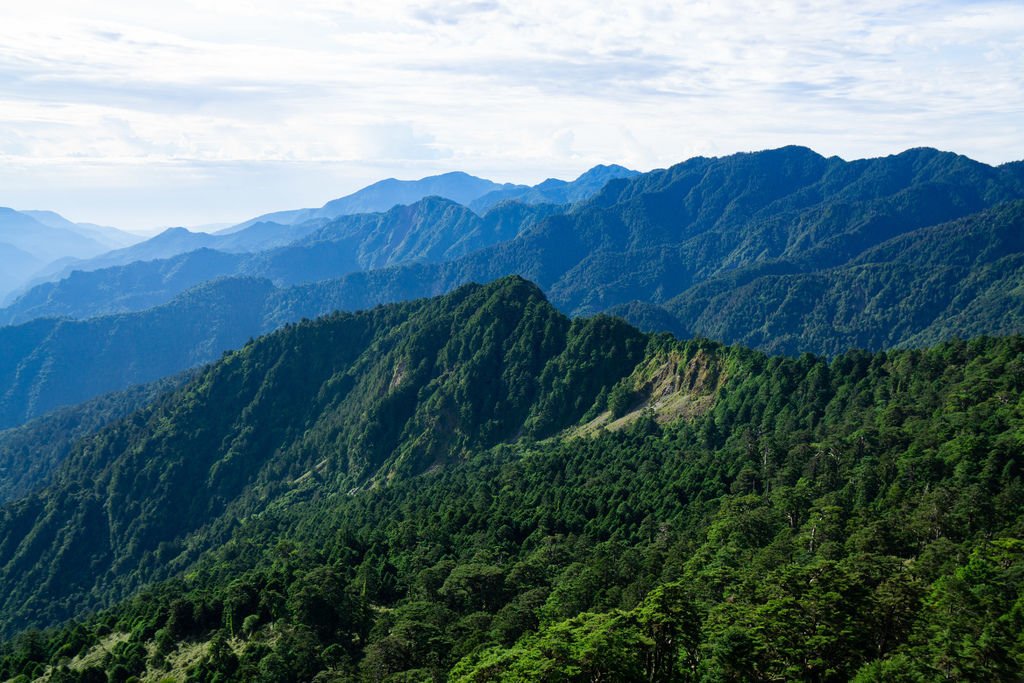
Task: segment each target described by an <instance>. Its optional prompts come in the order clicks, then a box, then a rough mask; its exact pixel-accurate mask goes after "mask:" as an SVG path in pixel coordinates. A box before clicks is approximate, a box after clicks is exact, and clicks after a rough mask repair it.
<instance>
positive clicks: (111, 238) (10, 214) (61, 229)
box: [0, 207, 141, 300]
mask: <svg viewBox="0 0 1024 683" xmlns="http://www.w3.org/2000/svg"><path fill="white" fill-rule="evenodd" d="M138 239H141V238H137V237H136V236H134V235H131V234H129V233H126V232H123V231H121V230H117V229H116V228H107V227H103V226H98V225H92V224H90V223H72V222H71V221H69V220H67V219H66V218H64V217H63V216H61V215H60V214H57V213H55V212H53V211H15V210H14V209H11V208H7V207H0V259H2V260H0V263H2V264H3V268H0V300H2V299H3V297H4V295H6V294H7V293H8V292H11V291H12V290H15V289H17V288H18V287H19V286H21V285H23V284H24V283H26V282H27V281H28V280H29V278H30V277H31V276H33V275H34V274H35V273H37V272H39V271H40V270H41V269H42V268H43V267H44V266H46V265H47V264H50V263H53V262H55V261H59V260H61V259H75V258H89V257H92V256H96V255H97V254H101V253H103V252H105V251H108V250H109V249H112V248H114V246H124V245H126V244H130V243H131V242H132V241H138Z"/></svg>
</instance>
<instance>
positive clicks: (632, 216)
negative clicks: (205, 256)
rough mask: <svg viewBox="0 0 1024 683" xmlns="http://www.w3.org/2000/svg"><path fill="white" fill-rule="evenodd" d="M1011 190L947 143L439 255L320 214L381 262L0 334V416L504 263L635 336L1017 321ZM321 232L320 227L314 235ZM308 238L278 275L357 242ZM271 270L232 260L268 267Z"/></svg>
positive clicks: (716, 187)
mask: <svg viewBox="0 0 1024 683" xmlns="http://www.w3.org/2000/svg"><path fill="white" fill-rule="evenodd" d="M1021 198H1024V179H1022V178H1021V177H1020V175H1019V174H1018V173H1017V172H1016V171H1014V170H1013V169H1012V168H1006V167H998V168H993V167H991V166H987V165H985V164H980V163H978V162H974V161H972V160H970V159H968V158H966V157H962V156H958V155H955V154H950V153H943V152H938V151H936V150H929V149H917V150H908V151H907V152H904V153H902V154H899V155H893V156H890V157H885V158H879V159H866V160H860V161H854V162H846V161H843V160H842V159H838V158H830V159H826V158H825V157H822V156H820V155H818V154H815V153H814V152H813V151H811V150H808V149H805V148H799V147H789V148H782V149H778V150H769V151H766V152H759V153H751V154H740V155H733V156H729V157H722V158H717V159H708V158H697V159H691V160H689V161H686V162H684V163H682V164H679V165H677V166H673V167H672V168H669V169H665V170H659V171H654V172H651V173H647V174H644V175H641V176H638V177H637V178H634V179H632V180H630V179H621V180H614V181H612V182H610V183H608V184H607V185H606V186H605V187H604V188H603V189H602V190H601V191H600V192H599V193H597V194H596V195H594V196H593V197H592V198H591V199H590V200H588V201H585V202H582V203H578V204H576V205H574V206H573V207H572V208H571V209H570V210H568V211H564V212H562V211H559V212H555V213H552V214H550V215H547V216H545V217H543V218H542V219H540V220H538V221H537V222H536V223H535V224H533V225H532V226H531V227H529V228H528V229H525V230H520V231H519V232H518V233H517V234H516V236H515V237H514V238H512V239H507V240H505V241H501V242H498V243H496V244H493V245H491V246H486V247H483V248H480V249H477V250H475V251H470V252H469V253H467V254H465V255H463V256H459V257H457V258H454V259H451V260H443V259H447V258H448V256H445V255H444V254H443V253H440V254H439V255H437V258H438V259H441V260H435V261H430V260H428V259H417V260H415V261H413V262H405V263H396V262H395V261H393V260H390V259H392V258H396V257H397V256H398V255H399V254H405V255H409V254H414V253H417V251H416V249H415V248H412V247H413V245H414V244H416V242H415V240H413V241H408V240H407V239H406V238H409V237H410V235H409V234H407V233H402V234H403V239H401V240H394V239H393V236H395V235H397V234H398V233H394V232H390V230H391V229H390V228H388V229H386V230H384V229H382V228H383V227H384V226H383V225H378V224H376V223H373V221H370V222H369V223H367V224H362V223H361V222H362V221H367V220H369V219H367V218H366V217H361V218H359V217H357V218H352V219H351V221H352V223H344V222H343V223H339V224H338V225H339V226H340V225H349V226H350V228H351V227H352V226H353V225H354V226H357V228H356V233H357V234H360V235H373V234H379V235H380V236H381V238H382V244H385V245H388V249H391V251H388V250H387V249H386V250H384V251H378V250H376V249H371V250H370V251H368V252H366V253H367V254H373V255H374V256H373V259H377V258H381V259H382V260H379V261H378V260H371V261H367V262H366V263H367V264H368V265H369V266H370V267H374V266H385V267H380V268H376V269H374V270H359V271H356V272H351V273H349V274H348V275H345V276H344V277H341V278H339V279H326V280H322V281H318V282H310V283H307V284H301V285H297V286H293V287H275V286H274V284H273V282H272V281H271V280H268V279H265V278H263V279H256V280H231V279H228V280H221V281H215V282H212V283H207V284H204V285H202V286H200V287H198V288H196V289H194V290H191V291H189V292H186V293H185V294H184V295H182V296H180V297H178V298H177V299H175V300H173V301H171V302H170V303H168V304H166V305H164V306H161V307H159V308H156V309H152V310H149V311H141V312H138V313H134V314H126V315H117V316H110V317H103V318H97V319H94V320H90V321H85V322H70V321H66V322H63V323H55V322H53V321H40V322H31V323H27V324H25V325H21V326H18V327H12V328H3V329H0V347H2V348H5V349H6V352H5V353H4V354H3V355H2V356H0V358H3V359H5V360H6V366H5V367H4V368H0V387H6V388H5V389H4V390H3V393H2V394H0V424H8V425H9V424H17V423H19V422H20V421H23V420H24V419H27V418H29V417H32V416H34V415H38V414H40V413H41V412H44V411H45V410H49V409H52V408H54V407H56V406H59V405H63V404H66V403H70V402H75V401H80V400H84V399H85V398H88V397H89V396H91V395H95V394H96V393H98V392H106V391H112V390H116V389H119V388H121V387H123V386H126V385H127V384H130V383H135V382H145V381H149V380H152V379H155V378H157V377H160V376H163V375H164V374H169V373H171V372H175V371H177V370H181V369H184V368H186V367H189V366H190V365H192V364H196V363H200V362H203V361H205V360H211V359H213V358H215V357H216V356H217V354H219V353H220V352H221V351H223V350H224V349H228V348H232V347H234V346H237V345H238V344H240V343H242V342H243V341H244V340H245V339H247V338H248V337H249V336H252V335H255V334H260V333H262V332H266V331H269V330H271V329H274V328H276V327H277V326H279V325H281V324H284V323H287V322H291V321H295V320H298V319H301V318H303V317H315V316H318V315H322V314H324V313H328V312H331V311H334V310H357V309H365V308H371V307H373V306H375V305H377V304H381V303H387V302H395V301H402V300H407V299H412V298H419V297H424V296H433V295H438V294H443V293H444V292H447V291H450V290H452V289H453V288H455V287H457V286H459V285H461V284H464V283H467V282H472V281H476V282H484V281H490V280H493V279H495V278H497V277H501V276H505V275H509V274H518V275H521V276H523V277H527V278H529V279H531V280H533V281H535V282H536V283H537V284H538V285H539V286H541V287H542V289H543V290H544V291H545V292H546V293H547V296H548V298H549V299H550V301H551V302H552V303H553V304H555V305H556V306H558V308H560V309H561V310H562V311H564V312H567V313H571V314H575V315H579V314H590V313H594V312H598V311H612V312H614V313H616V314H619V315H623V316H624V317H626V318H628V319H629V320H631V321H633V322H634V323H636V324H638V325H640V326H641V327H643V328H646V329H648V330H668V331H672V332H674V333H676V334H680V335H685V336H690V335H698V336H708V337H713V338H718V339H722V340H724V341H731V340H734V339H742V340H744V341H746V342H747V343H750V344H752V345H756V346H759V347H762V348H768V349H771V350H773V351H776V352H784V353H791V354H796V353H800V352H804V351H811V352H817V353H826V354H834V353H838V352H840V351H843V350H845V349H847V348H850V347H853V346H859V347H867V348H870V349H884V348H892V347H895V346H906V345H908V344H911V343H922V342H925V341H927V342H930V341H932V340H940V339H948V338H950V337H953V336H957V335H959V334H962V330H970V332H971V334H983V333H998V334H1008V333H1014V332H1020V331H1024V328H1022V326H1024V319H1022V318H1024V316H1022V315H1021V311H1022V310H1024V305H1022V302H1021V295H1020V291H1021V283H1022V281H1024V280H1022V278H1024V271H1021V269H1020V265H1019V264H1020V261H1021V259H1022V251H1021V246H1020V241H1019V239H1017V238H1016V237H1015V235H1019V234H1020V233H1021V232H1022V226H1024V202H1022V201H1021ZM503 206H504V205H503ZM511 206H516V205H515V204H513V205H511ZM518 206H520V207H522V206H525V205H522V204H519V205H518ZM399 213H400V212H399ZM436 217H437V220H438V221H439V222H437V223H431V224H430V225H427V224H420V227H419V228H417V230H420V229H422V230H427V231H428V232H429V230H441V228H442V227H444V226H445V225H447V226H449V227H453V228H457V229H455V230H453V231H452V232H448V233H445V232H444V230H441V234H458V233H459V232H460V231H461V230H463V226H465V225H470V223H462V222H461V221H463V220H465V219H466V214H464V213H462V212H460V211H456V210H450V211H449V210H447V209H446V210H444V211H441V212H439V213H437V214H436ZM442 219H443V220H442ZM398 225H399V224H396V225H395V226H393V227H398ZM404 225H405V227H409V226H411V225H413V223H406V224H404ZM323 229H324V230H325V231H326V232H325V233H324V235H325V237H326V236H327V235H328V233H329V232H330V230H331V228H328V227H324V228H323ZM377 230H381V231H380V232H379V233H378V232H375V231H377ZM424 234H427V233H424ZM310 239H311V240H312V241H311V242H310V243H309V244H305V245H296V246H294V247H290V248H289V249H287V250H284V251H282V252H279V253H280V254H282V255H283V254H288V255H289V258H291V257H294V259H295V260H294V261H293V262H291V263H290V264H288V266H287V270H291V271H292V272H298V271H299V270H301V268H308V269H310V270H311V271H315V269H314V267H313V266H314V265H315V263H316V262H315V261H314V260H312V259H311V257H310V255H311V254H317V253H319V254H321V255H322V256H323V257H324V261H322V262H321V265H317V266H316V267H317V268H319V267H326V268H332V267H334V265H335V262H336V261H337V260H338V259H341V258H348V259H356V258H357V256H358V253H359V252H358V249H355V250H353V247H351V246H345V247H344V248H343V249H341V250H340V251H338V252H335V255H333V256H331V255H330V253H331V252H329V251H317V249H319V247H315V246H314V245H316V244H320V243H318V242H316V240H315V239H314V238H312V237H310ZM331 239H333V240H334V241H326V242H324V243H323V244H326V245H333V246H334V247H337V246H338V245H345V244H349V243H346V242H345V239H347V238H346V237H345V235H344V234H337V235H332V236H331ZM372 243H373V239H370V241H368V242H366V244H367V245H369V244H372ZM400 245H405V246H401V248H400V249H398V250H397V251H395V250H394V249H393V248H397V247H398V246H400ZM306 248H308V249H310V251H309V252H308V253H304V252H303V249H306ZM417 248H418V247H417ZM409 249H411V250H409ZM269 253H273V252H268V254H269ZM385 254H390V255H388V256H384V255H385ZM324 255H326V256H324ZM265 256H266V254H264V255H257V256H256V257H254V259H256V260H258V259H262V258H264V257H265ZM918 263H920V264H928V265H927V266H920V265H915V264H918ZM284 264H285V261H274V260H271V261H269V262H267V263H265V264H264V265H263V266H261V268H262V270H254V271H252V272H254V273H257V272H258V273H260V274H261V275H264V276H267V277H271V278H278V277H279V276H280V273H281V272H284V271H283V270H276V271H275V269H276V268H281V267H283V265H284ZM356 265H358V263H357V264H356ZM190 310H191V311H192V314H191V315H190ZM37 328H38V329H39V330H40V331H39V333H38V336H37V335H36V334H35V333H32V332H31V331H32V330H36V329H37ZM178 328H180V329H181V330H184V331H185V332H182V333H179V332H177V330H178ZM125 330H132V332H131V334H130V335H129V334H126V333H125ZM178 337H180V339H179V338H178ZM76 348H78V349H81V348H88V349H90V354H92V356H91V357H90V361H89V362H90V363H95V364H96V365H95V367H92V366H89V367H81V368H79V367H77V366H76V365H75V363H74V362H72V360H71V359H73V358H77V355H76V351H75V349H76ZM98 368H103V369H102V371H100V370H98ZM79 373H82V374H79ZM94 375H99V376H100V377H101V380H102V381H100V382H96V383H94V380H93V379H90V378H92V377H93V376H94ZM69 392H70V393H69ZM90 392H91V393H90Z"/></svg>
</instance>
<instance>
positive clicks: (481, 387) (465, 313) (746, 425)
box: [0, 278, 1024, 681]
mask: <svg viewBox="0 0 1024 683" xmlns="http://www.w3.org/2000/svg"><path fill="white" fill-rule="evenodd" d="M1022 358H1024V339H1022V338H1020V337H1011V338H1005V339H991V338H989V339H979V340H974V341H972V342H951V343H947V344H944V345H940V346H938V347H936V348H934V349H930V350H925V351H895V352H883V353H877V354H871V353H866V352H859V351H858V352H850V353H846V354H843V355H841V356H839V357H837V358H835V359H834V360H832V361H826V360H824V359H821V358H815V357H813V356H810V355H804V356H801V357H799V358H795V359H786V358H781V357H776V358H770V357H767V356H765V355H763V354H761V353H758V352H754V351H749V350H746V349H743V348H739V347H723V346H721V345H719V344H716V343H712V342H706V341H690V342H680V341H676V340H673V339H670V338H668V337H665V336H654V337H649V336H644V335H642V334H640V333H639V332H637V331H636V330H633V329H631V328H629V327H628V326H626V325H624V324H623V323H621V322H618V321H615V320H613V319H609V318H603V317H598V318H594V319H589V320H588V319H577V320H575V321H570V320H568V319H566V318H565V317H563V316H562V315H561V314H559V313H557V312H556V311H555V310H554V309H553V308H552V307H551V306H550V305H549V304H548V303H547V302H546V301H545V300H544V298H543V296H542V295H541V294H540V292H539V290H538V289H537V288H536V287H534V286H532V285H530V284H529V283H527V282H524V281H522V280H520V279H518V278H509V279H504V280H501V281H499V282H496V283H493V284H491V285H488V286H485V287H481V286H471V287H465V288H461V289H459V290H457V291H456V292H454V293H452V294H450V295H447V296H445V297H442V298H439V299H434V300H419V301H414V302H409V303H405V304H400V305H393V306H387V307H381V308H376V309H374V310H371V311H365V312H361V313H356V314H338V315H334V316H330V317H328V318H324V319H321V320H317V321H312V322H304V323H301V324H299V325H293V326H289V327H287V328H286V329H283V330H281V331H278V332H276V333H274V334H272V335H270V336H268V337H266V338H262V339H259V340H256V341H255V342H253V343H251V344H249V345H247V346H246V347H245V348H244V349H242V350H240V351H238V352H235V353H232V354H229V355H227V356H225V357H224V358H223V359H222V360H220V361H219V362H217V363H215V364H213V365H211V366H210V367H208V368H206V369H205V370H204V371H202V372H201V373H200V374H199V375H198V376H197V377H196V378H195V379H194V380H193V381H191V382H190V383H189V384H187V385H186V386H184V387H182V388H181V389H180V390H178V391H177V392H176V393H174V394H172V395H169V396H167V397H166V398H164V399H163V400H161V401H160V402H158V403H156V404H153V405H151V406H149V407H148V408H145V409H144V410H143V411H141V412H138V413H136V414H134V415H132V416H130V417H128V418H127V419H125V420H123V421H120V422H118V423H116V424H113V425H111V426H110V427H108V428H106V429H104V430H102V431H100V432H98V433H96V434H95V435H92V436H90V437H87V438H85V439H84V440H82V441H80V442H79V443H78V444H77V445H76V447H75V448H74V449H73V452H72V453H71V455H70V456H69V457H68V459H67V460H66V461H65V465H64V467H63V468H62V469H61V471H60V472H59V474H58V475H57V476H56V477H55V478H54V480H53V483H52V485H51V486H50V487H49V488H47V489H45V490H43V491H40V492H37V493H35V494H32V495H30V496H28V497H26V498H24V499H22V500H21V501H19V502H17V503H14V504H9V505H7V506H5V507H4V508H2V512H0V539H3V540H2V541H0V582H2V585H4V586H5V588H6V591H5V593H4V595H3V596H2V600H3V602H2V604H0V618H2V620H3V625H4V627H5V628H6V629H8V632H10V630H11V629H17V628H18V627H20V626H21V625H24V624H27V623H40V624H45V623H53V622H54V621H56V620H60V619H62V618H64V617H67V616H74V615H80V616H79V619H78V620H77V621H75V622H73V623H71V624H69V625H67V626H65V627H63V628H60V629H55V630H51V631H47V632H45V633H38V632H28V633H26V634H23V635H22V636H20V637H18V638H16V639H14V640H12V641H10V642H9V643H8V644H7V645H6V646H4V647H3V648H2V649H0V676H2V677H14V676H17V675H24V676H27V677H30V678H42V679H43V680H79V679H85V680H91V678H89V677H95V676H97V675H100V676H102V675H104V672H106V673H108V674H109V676H110V677H111V678H115V679H117V680H126V679H127V678H129V677H130V676H133V675H134V676H144V677H146V678H148V679H153V680H159V679H161V678H166V677H169V678H170V679H173V680H186V679H189V680H200V681H213V680H220V681H251V680H261V681H262V680H266V681H308V680H314V677H316V678H315V679H316V680H339V681H355V680H364V681H385V680H390V681H395V680H431V681H442V680H446V679H450V680H465V681H492V680H499V681H549V680H581V679H582V680H617V681H651V680H683V681H686V680H729V681H740V680H791V679H798V680H820V681H845V680H858V681H869V680H936V679H943V678H945V679H951V680H1013V679H1015V678H1016V677H1019V675H1020V673H1021V671H1022V667H1024V650H1022V647H1021V643H1020V640H1019V637H1018V636H1019V634H1020V632H1021V626H1022V622H1021V618H1022V617H1021V614H1022V613H1021V610H1020V605H1021V604H1022V600H1024V544H1022V543H1021V541H1020V540H1019V539H1020V537H1021V534H1022V533H1024V528H1022V526H1021V525H1022V520H1024V514H1022V506H1024V470H1022V468H1021V463H1020V462H1019V458H1017V453H1018V452H1019V449H1020V444H1021V442H1022V439H1024V394H1022V392H1024V380H1022V378H1024V373H1022V371H1021V370H1022V366H1021V359H1022ZM160 579H166V580H164V581H162V582H158V583H155V584H153V583H150V582H152V581H153V580H160ZM144 586H145V587H144ZM140 588H141V591H140V592H137V591H139V590H140ZM132 593H134V594H135V597H133V598H131V599H129V600H127V601H125V602H119V603H116V604H114V605H113V607H112V608H111V609H110V610H109V611H107V612H105V613H102V614H100V615H98V616H95V617H85V616H84V614H85V611H86V610H88V609H89V608H90V607H92V606H98V605H105V604H112V602H113V601H116V600H117V599H118V598H121V597H124V596H127V595H129V594H132Z"/></svg>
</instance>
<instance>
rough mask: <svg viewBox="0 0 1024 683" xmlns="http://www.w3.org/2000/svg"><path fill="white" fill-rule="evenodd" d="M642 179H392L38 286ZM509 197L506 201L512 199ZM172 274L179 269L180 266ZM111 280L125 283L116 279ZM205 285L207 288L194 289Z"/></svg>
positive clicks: (114, 258)
mask: <svg viewBox="0 0 1024 683" xmlns="http://www.w3.org/2000/svg"><path fill="white" fill-rule="evenodd" d="M636 174H637V172H636V171H630V170H629V169H626V168H623V167H621V166H614V165H613V166H596V167H594V168H593V169H591V170H589V171H587V172H585V173H583V174H582V175H581V176H580V177H579V178H577V179H576V180H575V181H571V182H567V181H563V180H557V179H549V180H546V181H544V182H543V183H541V184H540V185H537V186H536V187H530V186H526V185H513V184H511V183H505V184H498V183H495V182H492V181H490V180H485V179H483V178H477V177H475V176H472V175H469V174H467V173H462V172H453V173H444V174H441V175H436V176H428V177H426V178H421V179H419V180H395V179H394V178H390V179H387V180H382V181H379V182H376V183H373V184H372V185H369V186H367V187H365V188H363V189H361V190H358V191H356V192H354V193H352V194H350V195H346V196H344V197H341V198H339V199H334V200H331V201H329V202H327V203H326V204H325V205H324V206H323V207H321V208H319V209H295V210H289V211H278V212H275V213H270V214H265V215H262V216H258V217H256V218H253V219H250V220H247V221H244V222H242V223H240V224H238V225H235V226H231V227H229V228H225V229H223V230H220V231H219V232H217V233H216V234H210V233H206V232H193V231H190V230H187V229H185V228H180V227H178V228H168V229H167V230H165V231H163V232H161V233H160V234H159V235H156V236H155V237H152V238H150V239H148V240H145V241H143V242H140V243H138V244H134V245H131V246H129V247H127V248H123V249H115V250H112V251H108V252H105V253H103V254H101V255H99V256H96V257H94V258H89V259H84V260H82V259H80V260H75V261H70V262H62V263H59V264H55V266H54V267H52V268H50V269H48V270H46V271H43V272H42V273H40V274H39V277H37V278H36V280H37V282H36V284H38V285H41V286H42V287H43V288H44V289H46V290H49V289H50V288H49V287H47V284H48V282H46V281H49V282H53V281H61V280H63V279H66V278H69V277H70V278H76V279H75V281H74V283H73V284H72V285H71V286H69V287H68V289H74V290H76V291H77V290H78V288H79V287H80V286H82V285H84V284H85V283H83V282H82V280H83V278H82V277H81V276H79V275H78V273H79V272H90V271H96V270H101V269H109V268H113V267H117V266H126V265H134V264H136V263H137V262H140V261H153V260H163V259H170V258H173V257H175V256H177V255H179V254H185V253H188V252H192V251H195V250H199V249H214V250H217V251H223V252H228V253H248V252H258V251H263V250H267V249H273V248H275V247H279V246H284V245H287V244H291V243H294V242H296V241H297V240H300V239H302V238H304V237H306V236H307V235H309V234H311V233H314V232H316V231H317V230H319V229H320V228H321V227H323V226H324V225H325V224H326V223H328V222H329V221H331V220H333V219H337V218H339V217H344V216H350V215H354V214H368V213H371V214H372V213H386V212H388V211H390V210H391V209H393V208H395V207H396V206H400V205H407V204H413V203H417V202H419V201H421V200H423V199H426V198H429V197H438V198H442V199H448V200H449V201H450V202H452V203H457V204H461V205H469V204H471V203H472V202H473V201H475V200H477V199H482V198H484V197H492V198H493V197H496V198H494V199H492V200H488V201H486V202H485V203H484V204H483V205H479V206H478V213H481V214H483V213H486V211H484V210H483V208H480V207H485V208H490V207H492V206H493V205H494V204H496V203H498V202H499V201H500V200H501V199H506V198H512V197H514V198H516V201H518V202H519V203H525V204H540V203H560V204H564V203H571V202H576V201H581V200H583V199H585V198H587V197H589V196H590V195H591V194H593V193H595V192H597V191H598V190H599V189H600V188H601V187H602V186H603V184H604V183H605V182H607V180H609V179H612V178H617V177H631V176H634V175H636ZM502 193H507V197H506V196H505V195H503V194H502ZM446 228H447V229H456V228H458V226H454V225H449V226H446ZM467 239H468V240H470V241H471V240H472V239H473V238H472V236H469V237H468V238H467ZM451 241H453V242H454V241H458V238H457V237H452V238H451ZM477 241H479V240H477ZM169 267H170V268H172V269H173V268H174V266H169ZM156 268H157V269H166V268H168V266H165V265H163V264H161V265H158V266H156ZM230 272H232V269H230V268H228V269H227V272H211V273H210V274H209V275H207V276H206V277H205V278H204V279H212V278H213V277H217V276H219V275H225V274H229V273H230ZM343 272H347V271H345V270H344V269H335V271H334V272H332V273H331V276H337V275H340V274H342V273H343ZM112 277H114V278H118V277H120V276H119V275H118V274H115V275H113V276H112ZM150 279H152V278H150ZM199 281H201V280H196V281H195V282H199ZM101 286H102V285H101ZM172 289H173V287H172ZM180 291H182V289H177V290H176V291H173V293H177V292H180ZM28 294H29V296H30V298H33V299H36V300H37V299H39V297H40V296H50V295H49V294H48V293H39V292H31V291H30V292H29V293H28ZM169 298H170V295H168V294H167V293H164V294H163V298H162V299H160V301H161V302H162V301H166V300H168V299H169ZM126 299H128V300H138V301H142V300H145V301H150V302H151V303H149V305H153V304H154V303H156V302H157V299H159V297H157V298H156V299H154V298H152V297H151V298H149V299H145V298H141V297H138V296H133V295H132V294H130V293H129V294H128V295H127V296H126ZM101 309H102V310H104V311H106V312H113V311H115V310H118V311H119V310H134V309H131V308H128V309H123V308H118V307H117V306H105V307H101ZM78 317H81V316H80V315H79V316H78Z"/></svg>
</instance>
